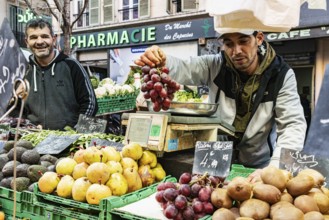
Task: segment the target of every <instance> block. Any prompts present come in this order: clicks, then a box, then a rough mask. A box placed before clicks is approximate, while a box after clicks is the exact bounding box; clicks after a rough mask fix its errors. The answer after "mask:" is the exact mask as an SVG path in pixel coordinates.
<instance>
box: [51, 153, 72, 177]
mask: <svg viewBox="0 0 329 220" xmlns="http://www.w3.org/2000/svg"><path fill="white" fill-rule="evenodd" d="M76 165H77V162H76V161H75V160H74V159H73V158H70V157H65V158H63V159H61V160H60V161H58V163H57V164H56V168H55V169H56V173H58V174H61V175H72V172H73V169H74V167H75V166H76Z"/></svg>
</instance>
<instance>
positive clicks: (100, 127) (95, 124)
mask: <svg viewBox="0 0 329 220" xmlns="http://www.w3.org/2000/svg"><path fill="white" fill-rule="evenodd" d="M106 124H107V121H106V120H104V119H100V118H94V117H89V116H87V115H82V114H80V115H79V120H78V124H77V125H76V130H77V132H78V133H81V134H86V133H87V134H90V133H104V132H105V129H106Z"/></svg>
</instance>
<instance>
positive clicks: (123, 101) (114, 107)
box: [97, 93, 138, 115]
mask: <svg viewBox="0 0 329 220" xmlns="http://www.w3.org/2000/svg"><path fill="white" fill-rule="evenodd" d="M137 95H138V94H137V93H136V94H129V95H126V96H116V97H107V98H101V99H97V103H98V111H97V115H100V114H104V113H111V112H118V111H123V110H132V109H134V108H136V98H137Z"/></svg>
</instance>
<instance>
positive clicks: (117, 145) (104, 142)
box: [89, 138, 124, 151]
mask: <svg viewBox="0 0 329 220" xmlns="http://www.w3.org/2000/svg"><path fill="white" fill-rule="evenodd" d="M95 144H96V145H99V146H111V147H114V148H115V149H116V150H117V151H121V150H122V148H123V147H124V144H122V143H119V142H115V141H110V140H105V139H99V138H92V139H91V141H90V144H89V147H90V146H94V145H95Z"/></svg>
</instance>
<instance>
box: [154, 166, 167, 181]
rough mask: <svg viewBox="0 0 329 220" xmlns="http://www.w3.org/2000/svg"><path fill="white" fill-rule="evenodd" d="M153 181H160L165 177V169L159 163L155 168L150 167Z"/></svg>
mask: <svg viewBox="0 0 329 220" xmlns="http://www.w3.org/2000/svg"><path fill="white" fill-rule="evenodd" d="M152 171H153V174H154V177H155V181H156V182H160V181H161V180H163V179H164V178H165V177H166V171H165V170H164V169H163V168H162V166H161V165H159V166H158V165H157V166H156V167H155V168H153V169H152Z"/></svg>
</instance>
